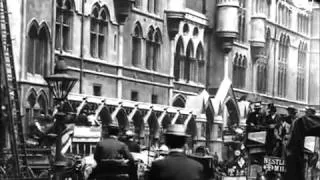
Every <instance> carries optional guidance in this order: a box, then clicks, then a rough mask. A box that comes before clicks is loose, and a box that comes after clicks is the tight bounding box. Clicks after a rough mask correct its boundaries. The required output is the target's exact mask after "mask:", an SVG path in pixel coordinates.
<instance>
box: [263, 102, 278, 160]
mask: <svg viewBox="0 0 320 180" xmlns="http://www.w3.org/2000/svg"><path fill="white" fill-rule="evenodd" d="M276 112H277V108H276V107H275V106H274V104H273V103H269V104H268V106H267V112H266V113H267V114H266V117H265V125H266V128H267V137H266V152H267V155H276V156H280V155H281V148H280V147H281V140H282V138H281V135H280V132H281V127H282V125H281V122H280V118H279V116H278V115H277V114H276Z"/></svg>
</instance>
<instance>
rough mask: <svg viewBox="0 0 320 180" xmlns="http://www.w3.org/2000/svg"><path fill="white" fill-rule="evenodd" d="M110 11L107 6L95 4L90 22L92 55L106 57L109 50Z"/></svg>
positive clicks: (100, 57)
mask: <svg viewBox="0 0 320 180" xmlns="http://www.w3.org/2000/svg"><path fill="white" fill-rule="evenodd" d="M109 20H110V15H109V11H108V9H107V8H106V7H100V6H99V5H98V4H97V5H94V7H93V10H92V13H91V22H90V53H91V56H92V57H95V58H99V59H104V58H105V56H106V52H107V49H108V48H107V35H108V23H109Z"/></svg>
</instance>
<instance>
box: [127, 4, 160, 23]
mask: <svg viewBox="0 0 320 180" xmlns="http://www.w3.org/2000/svg"><path fill="white" fill-rule="evenodd" d="M132 12H135V13H138V14H141V15H145V16H148V17H150V18H153V19H156V20H158V21H163V18H161V17H160V15H158V14H154V13H150V12H146V11H142V10H141V9H139V8H136V7H133V8H132Z"/></svg>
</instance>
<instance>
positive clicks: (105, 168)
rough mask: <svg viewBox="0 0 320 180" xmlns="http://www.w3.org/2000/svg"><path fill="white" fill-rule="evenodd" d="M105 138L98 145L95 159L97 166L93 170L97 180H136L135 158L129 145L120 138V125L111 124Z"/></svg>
mask: <svg viewBox="0 0 320 180" xmlns="http://www.w3.org/2000/svg"><path fill="white" fill-rule="evenodd" d="M107 131H108V132H103V136H104V139H103V140H102V141H101V142H99V143H98V144H97V146H96V150H95V153H94V159H95V161H96V162H97V167H96V168H95V169H94V171H93V173H92V174H93V179H96V180H105V179H110V180H128V179H130V180H136V179H137V177H136V173H135V168H134V159H133V157H132V155H131V153H130V152H129V149H128V146H127V145H126V144H124V143H123V142H121V141H119V140H118V134H119V127H118V126H117V124H109V125H108V126H107ZM91 178H92V177H91Z"/></svg>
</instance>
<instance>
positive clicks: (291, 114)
mask: <svg viewBox="0 0 320 180" xmlns="http://www.w3.org/2000/svg"><path fill="white" fill-rule="evenodd" d="M287 111H288V116H286V117H284V118H283V119H284V120H283V122H282V132H281V136H282V139H283V140H282V143H283V153H282V154H283V156H285V153H286V151H285V148H286V146H287V143H288V141H289V138H290V133H291V129H292V123H293V121H294V120H295V119H296V118H297V112H298V111H297V109H296V108H295V107H293V106H289V107H288V108H287Z"/></svg>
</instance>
